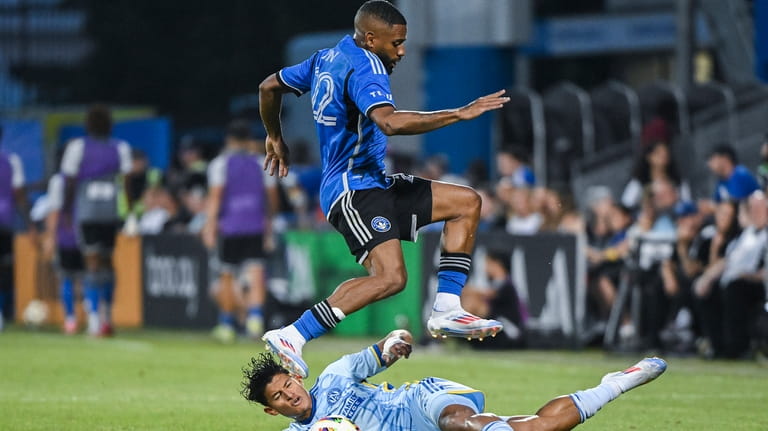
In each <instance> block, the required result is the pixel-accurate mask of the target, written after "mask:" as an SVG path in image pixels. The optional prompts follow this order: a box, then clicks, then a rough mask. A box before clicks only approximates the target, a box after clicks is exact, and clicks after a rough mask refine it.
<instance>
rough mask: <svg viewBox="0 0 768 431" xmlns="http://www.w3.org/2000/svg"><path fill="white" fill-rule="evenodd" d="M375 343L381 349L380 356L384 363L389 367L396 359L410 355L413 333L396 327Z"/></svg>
mask: <svg viewBox="0 0 768 431" xmlns="http://www.w3.org/2000/svg"><path fill="white" fill-rule="evenodd" d="M376 345H377V346H378V347H379V350H380V351H381V357H382V358H383V359H384V361H385V365H386V366H387V367H390V366H391V365H392V364H394V363H395V362H397V360H398V359H400V358H402V357H405V358H408V357H409V356H411V351H413V335H411V333H410V332H408V331H406V330H405V329H396V330H394V331H392V332H390V333H389V334H387V336H386V337H384V338H383V339H381V340H379V342H378V343H376Z"/></svg>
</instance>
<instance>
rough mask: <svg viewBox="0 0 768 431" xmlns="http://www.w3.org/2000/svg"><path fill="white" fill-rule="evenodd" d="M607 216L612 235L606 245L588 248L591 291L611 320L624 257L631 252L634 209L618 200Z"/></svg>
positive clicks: (605, 317) (602, 314)
mask: <svg viewBox="0 0 768 431" xmlns="http://www.w3.org/2000/svg"><path fill="white" fill-rule="evenodd" d="M607 220H608V229H609V231H610V236H611V237H610V239H609V240H608V241H607V243H606V244H605V246H604V247H602V248H595V247H588V248H587V260H588V263H589V278H590V281H591V283H590V291H591V292H592V295H593V296H594V297H595V299H596V300H597V304H598V307H599V319H600V320H603V321H605V320H608V315H609V313H610V311H611V308H612V307H613V303H614V301H615V299H616V291H617V286H618V284H619V276H620V275H621V271H622V270H623V268H624V259H625V258H626V257H627V254H628V253H629V238H628V237H627V232H628V230H629V228H630V226H632V222H633V219H632V211H631V210H630V209H629V208H627V207H625V206H623V205H620V204H616V203H614V204H612V205H611V207H610V209H609V211H608V215H607ZM625 320H626V319H625Z"/></svg>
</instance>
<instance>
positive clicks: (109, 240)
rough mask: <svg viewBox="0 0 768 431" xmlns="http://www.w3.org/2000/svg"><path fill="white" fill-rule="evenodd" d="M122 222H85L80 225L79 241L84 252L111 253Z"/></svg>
mask: <svg viewBox="0 0 768 431" xmlns="http://www.w3.org/2000/svg"><path fill="white" fill-rule="evenodd" d="M119 230H120V223H83V224H81V225H80V227H79V235H78V243H79V245H80V250H82V251H83V252H84V253H111V252H112V250H113V249H114V248H115V239H116V238H117V232H118V231H119Z"/></svg>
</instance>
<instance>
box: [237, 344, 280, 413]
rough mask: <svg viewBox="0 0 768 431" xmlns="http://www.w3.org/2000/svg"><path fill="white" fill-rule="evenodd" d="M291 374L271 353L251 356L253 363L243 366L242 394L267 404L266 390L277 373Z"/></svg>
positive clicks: (249, 398)
mask: <svg viewBox="0 0 768 431" xmlns="http://www.w3.org/2000/svg"><path fill="white" fill-rule="evenodd" d="M280 373H283V374H289V373H288V370H286V369H285V368H283V366H282V365H280V364H279V363H278V362H277V361H276V360H275V358H274V357H273V356H272V355H271V354H269V353H261V354H259V356H257V357H255V358H251V363H250V364H248V365H246V366H245V367H244V368H243V377H244V379H243V383H242V389H241V390H240V395H242V396H243V397H245V399H246V400H248V401H250V402H258V403H261V404H262V405H264V406H266V405H267V396H266V395H265V394H264V390H265V389H266V387H267V385H268V384H269V383H270V382H271V381H272V378H273V377H275V376H276V375H277V374H280Z"/></svg>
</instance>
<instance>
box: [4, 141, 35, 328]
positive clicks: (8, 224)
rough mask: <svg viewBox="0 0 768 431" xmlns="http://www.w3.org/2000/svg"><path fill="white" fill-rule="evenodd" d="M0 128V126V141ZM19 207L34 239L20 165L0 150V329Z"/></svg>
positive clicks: (9, 292)
mask: <svg viewBox="0 0 768 431" xmlns="http://www.w3.org/2000/svg"><path fill="white" fill-rule="evenodd" d="M2 137H3V129H2V127H0V141H2ZM16 211H19V213H20V214H21V216H22V217H23V218H24V221H25V224H26V226H27V228H28V229H29V231H30V233H31V235H32V240H33V241H34V242H35V243H37V231H36V230H35V226H34V224H33V223H32V220H31V219H30V216H29V214H30V212H29V202H28V201H27V195H26V192H25V190H24V167H23V165H22V163H21V158H19V156H18V155H16V154H14V153H8V152H5V151H2V152H0V331H2V329H3V321H4V320H3V319H4V316H9V315H10V314H11V303H12V299H13V236H14V233H13V231H14V223H13V222H14V216H15V212H16Z"/></svg>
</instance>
